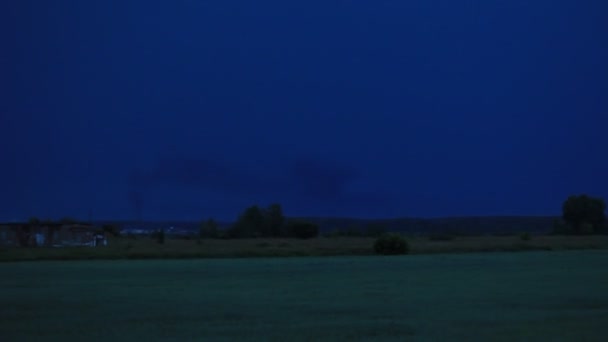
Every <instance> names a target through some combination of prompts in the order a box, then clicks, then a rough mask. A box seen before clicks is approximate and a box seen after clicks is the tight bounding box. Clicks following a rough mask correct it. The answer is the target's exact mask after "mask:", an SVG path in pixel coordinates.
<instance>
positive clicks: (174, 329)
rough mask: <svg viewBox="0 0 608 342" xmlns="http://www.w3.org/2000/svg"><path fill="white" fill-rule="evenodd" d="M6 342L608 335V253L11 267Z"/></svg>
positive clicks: (4, 311) (3, 313)
mask: <svg viewBox="0 0 608 342" xmlns="http://www.w3.org/2000/svg"><path fill="white" fill-rule="evenodd" d="M0 290H1V291H0V341H42V340H44V341H50V340H53V341H54V340H59V341H68V340H70V341H127V340H128V341H155V340H175V341H217V340H219V341H221V340H225V341H232V340H271V341H317V340H387V341H404V340H434V341H448V340H466V341H471V340H477V341H489V340H502V341H514V340H515V341H519V340H534V341H540V340H546V341H549V340H550V341H560V340H562V341H605V340H606V339H607V338H608V337H607V336H608V252H607V251H560V252H520V253H471V254H433V255H409V256H399V257H377V256H367V257H365V256H355V257H352V256H351V257H325V258H317V257H307V258H249V259H199V260H116V261H69V262H60V261H42V262H25V263H23V262H20V263H2V264H0Z"/></svg>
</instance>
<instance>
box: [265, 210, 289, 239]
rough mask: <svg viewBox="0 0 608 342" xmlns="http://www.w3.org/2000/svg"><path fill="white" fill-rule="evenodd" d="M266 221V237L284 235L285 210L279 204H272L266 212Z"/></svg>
mask: <svg viewBox="0 0 608 342" xmlns="http://www.w3.org/2000/svg"><path fill="white" fill-rule="evenodd" d="M264 216H265V221H266V230H265V232H266V236H272V237H277V236H281V235H283V226H284V225H285V216H284V215H283V208H281V205H280V204H278V203H274V204H271V205H270V206H268V208H267V209H266V210H265V212H264Z"/></svg>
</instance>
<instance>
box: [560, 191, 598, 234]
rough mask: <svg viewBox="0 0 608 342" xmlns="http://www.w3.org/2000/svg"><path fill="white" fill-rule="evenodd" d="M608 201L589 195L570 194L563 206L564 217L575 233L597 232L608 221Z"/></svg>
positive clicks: (570, 230) (571, 230) (570, 229)
mask: <svg viewBox="0 0 608 342" xmlns="http://www.w3.org/2000/svg"><path fill="white" fill-rule="evenodd" d="M605 211H606V202H604V200H603V199H601V198H594V197H590V196H587V195H584V194H583V195H579V196H570V197H568V199H567V200H566V201H565V202H564V204H563V206H562V217H563V219H564V221H565V222H566V223H568V225H569V232H571V233H575V234H585V233H587V234H588V233H595V232H599V231H600V230H602V227H603V224H604V222H605V221H606V214H605Z"/></svg>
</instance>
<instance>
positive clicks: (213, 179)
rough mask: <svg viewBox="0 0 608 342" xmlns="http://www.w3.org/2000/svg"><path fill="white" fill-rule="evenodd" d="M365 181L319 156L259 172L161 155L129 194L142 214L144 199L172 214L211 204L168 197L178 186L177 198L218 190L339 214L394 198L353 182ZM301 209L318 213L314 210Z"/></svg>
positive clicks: (226, 196)
mask: <svg viewBox="0 0 608 342" xmlns="http://www.w3.org/2000/svg"><path fill="white" fill-rule="evenodd" d="M360 180H361V176H360V172H358V170H357V169H356V168H353V167H349V166H346V165H339V164H337V163H333V162H327V161H323V160H321V159H315V158H297V159H295V160H294V161H291V162H282V163H279V165H278V166H275V165H273V167H268V168H267V169H262V170H261V171H260V170H254V169H252V168H249V167H247V166H245V165H242V163H229V162H226V161H222V160H212V159H207V158H195V157H189V158H184V157H175V156H173V157H168V158H161V159H159V160H158V161H157V163H156V165H155V166H154V168H152V169H149V170H144V171H142V170H133V171H132V172H131V173H130V175H129V182H130V185H131V189H130V191H129V193H128V197H129V202H130V203H131V205H132V206H133V210H134V213H135V215H137V216H138V217H140V216H141V215H142V211H143V208H142V207H143V203H144V202H146V203H149V202H152V203H155V204H151V206H154V207H157V208H168V207H171V208H174V209H172V210H170V212H173V211H176V210H177V209H176V208H175V206H176V204H175V203H181V204H180V206H183V207H184V208H186V207H189V208H199V207H208V206H209V203H207V204H206V205H204V206H203V205H202V204H201V203H197V202H196V201H192V200H191V199H189V200H184V199H182V198H172V196H171V195H170V196H166V194H167V193H169V192H171V191H168V189H174V190H176V191H173V192H174V193H175V196H178V197H179V194H180V191H182V192H183V190H184V189H188V190H189V191H190V192H194V193H196V192H198V193H201V194H208V193H213V194H215V195H216V196H218V203H219V202H221V201H224V202H231V203H237V202H239V200H240V203H241V205H243V206H244V205H248V204H253V203H259V204H268V203H271V202H281V203H283V204H284V205H285V206H287V207H288V206H289V205H290V204H292V205H294V206H298V207H303V208H304V209H306V208H312V207H314V206H317V205H321V206H323V208H326V209H328V210H327V212H328V213H334V214H337V213H338V212H339V211H343V210H346V209H348V208H352V207H356V208H359V212H361V210H363V211H365V210H370V209H374V208H379V207H382V208H385V207H387V206H389V202H391V201H392V200H393V197H392V196H389V195H384V194H381V193H378V192H362V191H355V190H353V189H352V185H353V183H354V182H356V181H360ZM160 188H162V189H163V193H164V194H165V195H163V199H159V198H157V197H158V196H157V195H155V194H156V193H157V191H156V190H157V189H160ZM179 189H181V190H179ZM146 197H149V198H146ZM201 197H202V198H203V197H205V196H201ZM219 198H222V200H221V201H220V199H219ZM159 201H160V203H159ZM245 201H249V202H248V203H246V202H245ZM207 202H208V201H207ZM163 203H164V204H163ZM180 212H181V211H180ZM300 212H302V213H305V214H314V212H313V211H312V210H311V211H310V212H307V211H306V210H300Z"/></svg>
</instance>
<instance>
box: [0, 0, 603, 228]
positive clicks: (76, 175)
mask: <svg viewBox="0 0 608 342" xmlns="http://www.w3.org/2000/svg"><path fill="white" fill-rule="evenodd" d="M0 43H1V45H0V220H1V221H6V220H23V219H27V218H29V217H30V216H38V217H41V218H60V217H64V216H71V217H76V218H83V219H85V218H88V217H89V212H91V213H92V216H93V218H94V219H134V218H137V216H138V215H139V213H141V216H142V218H143V219H146V220H160V219H188V220H190V219H195V220H199V219H202V218H207V217H215V218H217V219H221V220H232V219H234V218H235V217H236V215H237V214H238V213H239V212H241V211H242V210H243V209H244V208H245V207H246V206H248V205H251V204H254V203H258V204H260V205H264V206H265V205H267V204H269V203H272V202H279V203H281V204H282V205H283V207H284V210H285V212H286V214H287V215H294V216H349V217H369V218H378V217H404V216H416V217H440V216H468V215H557V214H559V213H560V210H561V203H562V202H563V200H564V199H565V198H566V197H567V196H568V195H570V194H574V193H589V194H591V195H596V196H601V197H604V198H608V153H606V150H607V148H608V2H606V1H605V0H537V1H529V0H509V1H505V0H477V1H454V0H411V1H363V0H361V1H329V0H323V1H310V0H308V1H284V0H280V1H279V0H277V1H263V0H258V1H245V0H238V1H237V0H234V1H229V0H218V1H203V0H200V1H195V0H191V1H186V0H181V1H175V0H174V1H160V0H146V1H144V0H138V1H135V0H131V1H122V0H121V1H118V0H116V1H110V0H99V1H92V0H91V1H81V0H72V1H68V0H57V1H41V0H38V1H33V0H29V1H26V0H12V1H9V0H4V1H2V2H1V3H0Z"/></svg>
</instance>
